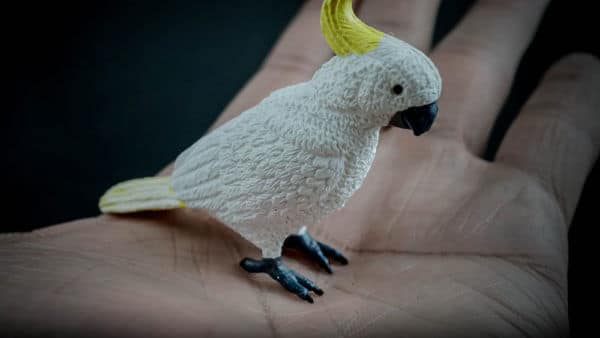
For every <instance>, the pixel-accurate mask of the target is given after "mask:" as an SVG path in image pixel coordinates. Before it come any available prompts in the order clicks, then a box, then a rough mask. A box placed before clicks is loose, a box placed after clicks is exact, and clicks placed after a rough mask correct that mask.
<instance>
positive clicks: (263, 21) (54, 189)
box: [0, 0, 600, 334]
mask: <svg viewBox="0 0 600 338" xmlns="http://www.w3.org/2000/svg"><path fill="white" fill-rule="evenodd" d="M524 1H526V0H524ZM301 3H302V1H299V0H293V1H292V0H287V1H281V0H268V1H267V0H264V1H243V0H239V1H236V0H229V1H226V2H224V1H202V2H201V1H169V2H168V3H167V2H160V1H121V2H104V1H102V2H101V1H98V2H77V3H72V4H71V3H68V4H67V3H63V4H56V3H54V2H45V3H42V2H40V3H35V2H33V3H21V4H20V5H17V6H16V7H15V6H14V5H12V6H7V5H3V6H4V7H3V10H2V12H3V14H2V16H3V18H2V20H1V21H2V23H1V25H2V32H3V35H4V36H5V37H4V38H3V39H2V40H3V41H2V46H3V49H4V52H2V53H0V54H3V55H2V58H8V59H7V60H5V61H4V62H2V65H3V67H4V68H5V69H4V72H3V75H4V76H3V77H2V79H3V82H5V90H4V92H5V93H8V94H9V95H8V96H7V98H6V100H5V104H4V109H3V110H4V113H3V114H2V126H3V128H2V130H1V133H0V138H1V139H0V140H1V141H2V145H4V147H3V148H4V149H5V151H4V154H3V155H2V159H3V165H1V166H0V167H1V170H2V172H1V174H2V176H1V177H2V178H3V184H2V187H3V191H2V193H3V194H4V197H5V198H3V200H4V202H2V206H3V207H2V212H3V215H4V220H5V221H4V222H2V223H1V226H0V232H13V231H28V230H32V229H35V228H39V227H42V226H47V225H50V224H54V223H58V222H64V221H68V220H73V219H77V218H81V217H89V216H93V215H96V214H97V213H98V210H97V207H96V203H97V199H98V196H100V194H101V193H102V192H103V191H104V190H105V189H106V188H107V187H109V186H110V185H111V184H113V183H115V182H118V181H120V180H124V179H128V178H132V177H139V176H145V175H153V174H155V173H156V172H157V171H159V170H160V169H161V168H162V167H163V166H164V165H165V164H167V163H168V162H170V161H171V160H173V159H174V158H175V156H176V155H177V154H178V153H179V152H180V151H182V150H183V149H184V148H185V147H186V146H188V145H189V144H191V143H192V142H193V141H195V140H196V139H197V138H198V137H199V136H200V135H202V134H203V132H204V131H205V130H206V129H207V128H208V126H209V125H210V124H211V123H212V121H214V119H215V118H216V117H217V116H218V115H219V113H220V112H221V110H222V109H223V108H224V106H225V105H226V104H227V102H228V101H229V100H230V99H231V98H232V97H233V95H234V94H235V93H236V92H237V90H239V89H240V88H241V86H242V85H243V84H244V83H245V81H246V80H247V79H248V78H249V77H250V76H251V75H252V74H253V72H254V71H256V69H257V68H258V67H259V66H260V64H261V61H262V59H263V58H264V56H265V55H266V54H267V52H268V51H269V49H270V47H271V46H272V44H273V43H274V41H275V40H276V39H277V37H278V35H279V34H280V33H281V31H282V30H283V28H284V27H285V26H286V24H287V22H288V21H289V20H290V19H291V18H292V17H293V15H294V14H295V12H296V11H297V9H298V8H299V7H300V5H301ZM471 3H472V1H468V0H460V1H458V0H454V1H450V0H449V1H445V2H443V4H442V7H441V9H440V14H439V17H438V25H437V27H436V33H435V38H434V40H435V41H439V39H440V38H441V37H443V35H444V34H445V33H446V32H447V31H448V30H449V29H451V27H452V25H454V24H455V23H456V22H457V21H458V20H460V18H461V16H462V15H464V13H465V11H466V10H468V8H469V6H470V5H471ZM593 7H594V5H593V2H588V3H587V4H584V3H582V2H580V3H579V4H577V3H576V2H567V1H553V2H552V3H551V5H550V7H549V9H548V11H547V13H546V15H545V17H544V20H543V22H542V25H541V27H540V29H539V31H538V34H537V36H536V38H535V40H534V42H533V43H532V45H531V47H530V48H529V50H528V52H527V54H526V56H525V58H524V60H523V62H522V64H521V67H520V70H519V72H518V74H517V79H516V81H515V86H514V88H513V90H512V93H511V96H510V98H509V99H508V101H507V103H506V106H505V108H504V109H503V111H502V113H501V114H500V116H499V118H498V121H497V123H496V128H495V130H494V132H493V133H492V136H491V138H490V146H489V149H488V152H487V157H488V159H492V158H493V154H494V152H495V150H496V148H497V146H498V144H499V142H500V141H501V137H502V135H503V133H504V132H505V130H506V128H507V127H508V125H509V124H510V122H511V121H512V119H513V118H514V115H515V114H516V112H517V111H518V108H519V107H520V106H521V105H522V103H523V102H524V100H525V99H526V98H527V96H528V95H529V94H530V93H531V91H532V90H533V88H535V86H536V84H537V82H538V81H539V79H540V76H541V75H542V74H543V72H544V71H545V70H546V69H547V68H548V67H549V65H550V64H551V63H553V62H554V61H556V60H557V59H558V58H560V57H561V56H563V55H565V54H567V53H569V52H572V51H587V52H592V53H594V54H596V55H597V56H598V55H599V54H600V48H599V47H600V41H599V40H598V38H597V35H596V33H597V31H595V30H594V29H595V26H596V25H595V24H594V22H593V20H595V19H596V18H595V17H594V16H593V13H594V12H595V11H594V8H593ZM6 75H8V76H6ZM599 89H600V88H599ZM599 94H600V91H599ZM6 103H8V104H6ZM598 172H599V169H598V165H596V168H595V169H594V172H593V173H592V175H591V176H590V177H589V178H588V181H587V184H586V187H585V190H584V193H583V196H582V198H581V200H580V203H579V206H578V209H577V213H576V215H575V219H574V221H573V224H572V227H571V231H570V244H571V245H570V254H571V257H570V271H569V274H570V276H569V277H570V285H569V298H570V299H569V301H570V316H571V327H572V330H573V331H572V332H573V334H577V333H582V331H583V325H584V324H586V323H587V322H586V321H584V320H583V316H582V315H583V314H584V313H585V312H586V308H587V306H586V305H592V304H591V300H590V298H589V297H588V293H589V292H591V290H592V288H591V283H590V282H589V281H588V279H587V278H586V277H587V275H588V274H589V273H591V272H595V271H590V270H589V268H588V267H589V266H590V263H591V248H592V246H591V245H592V240H593V236H592V234H591V232H592V229H593V226H594V225H596V224H597V223H598V221H596V220H594V218H592V217H590V216H592V215H593V214H592V212H593V211H592V210H593V203H594V197H597V196H599V194H600V189H599V185H598V180H599V179H598V177H599V174H598Z"/></svg>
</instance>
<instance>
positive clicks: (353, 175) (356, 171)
mask: <svg viewBox="0 0 600 338" xmlns="http://www.w3.org/2000/svg"><path fill="white" fill-rule="evenodd" d="M377 142H378V133H377V134H374V135H372V136H371V137H369V138H367V139H366V140H365V141H364V142H362V143H360V144H359V145H357V146H355V147H352V148H350V149H349V150H348V151H347V152H346V154H345V155H344V171H343V174H342V178H341V179H340V182H339V184H338V186H337V187H336V189H334V190H333V191H332V193H331V195H332V199H334V200H335V203H336V205H335V207H336V208H341V207H343V206H344V204H345V203H346V202H347V201H348V200H349V199H350V197H351V196H352V195H353V194H354V193H355V192H356V191H357V190H358V189H359V188H360V186H361V185H362V183H363V182H364V180H365V178H366V177H367V174H368V173H369V170H370V169H371V165H372V164H373V160H374V159H375V153H376V150H377Z"/></svg>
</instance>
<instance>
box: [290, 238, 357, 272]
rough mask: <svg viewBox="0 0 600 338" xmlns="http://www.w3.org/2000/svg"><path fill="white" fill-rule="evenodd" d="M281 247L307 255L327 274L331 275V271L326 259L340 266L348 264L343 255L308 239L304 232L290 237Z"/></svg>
mask: <svg viewBox="0 0 600 338" xmlns="http://www.w3.org/2000/svg"><path fill="white" fill-rule="evenodd" d="M283 247H284V248H291V249H296V250H298V251H301V252H304V253H306V254H308V255H309V256H310V257H311V258H313V259H315V260H316V261H317V262H318V263H319V265H320V266H321V267H322V268H323V269H325V271H327V272H329V273H333V271H332V270H331V265H329V259H327V257H330V258H332V259H333V260H334V261H336V262H338V263H340V264H342V265H346V264H348V260H347V259H346V257H344V255H342V254H341V253H340V252H339V251H337V250H336V249H334V248H332V247H330V246H329V245H327V244H323V243H321V242H317V241H315V240H314V238H312V237H310V235H309V234H308V231H304V232H303V233H302V234H300V235H290V236H289V237H288V238H287V239H286V240H285V242H284V243H283Z"/></svg>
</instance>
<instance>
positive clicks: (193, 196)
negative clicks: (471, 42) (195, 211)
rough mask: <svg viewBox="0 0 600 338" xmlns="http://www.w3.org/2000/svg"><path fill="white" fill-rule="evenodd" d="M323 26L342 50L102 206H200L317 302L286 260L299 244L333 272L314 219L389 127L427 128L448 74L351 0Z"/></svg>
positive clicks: (345, 189)
mask: <svg viewBox="0 0 600 338" xmlns="http://www.w3.org/2000/svg"><path fill="white" fill-rule="evenodd" d="M321 27H322V31H323V35H324V37H325V39H326V40H327V42H328V44H329V46H330V47H331V48H332V50H333V51H334V52H335V54H336V55H335V56H334V57H332V58H331V59H330V60H329V61H327V62H326V63H325V64H323V65H322V66H321V67H320V68H319V69H318V70H317V71H316V73H315V74H314V76H313V77H312V79H311V80H310V81H307V82H304V83H299V84H295V85H292V86H289V87H285V88H281V89H278V90H276V91H274V92H273V93H271V94H270V95H269V96H268V97H266V98H265V99H264V100H263V101H262V102H260V103H259V104H258V105H256V106H255V107H253V108H250V109H248V110H247V111H244V112H243V113H241V114H240V115H239V116H238V117H236V118H234V119H232V120H230V121H228V122H227V123H225V124H223V125H222V126H220V127H219V128H217V129H215V130H213V131H212V132H210V133H208V134H207V135H205V136H203V137H202V138H200V139H199V140H198V141H197V142H196V143H194V144H193V145H192V146H191V147H189V148H188V149H187V150H185V151H184V152H182V153H181V154H180V155H179V156H178V157H177V159H176V161H175V169H174V171H173V173H172V174H171V175H170V176H169V177H150V178H142V179H134V180H130V181H126V182H123V183H119V184H117V185H115V186H113V187H112V188H110V189H109V190H108V191H107V192H106V193H105V194H104V196H103V197H102V198H101V199H100V209H101V211H102V212H104V213H130V212H136V211H142V210H163V209H175V208H201V209H205V210H207V211H208V212H209V213H210V214H211V215H212V216H214V217H215V218H217V219H219V220H220V221H222V222H223V223H224V224H226V225H227V226H229V227H231V229H233V230H234V231H236V232H238V233H239V234H241V235H242V236H243V237H244V238H245V239H247V240H248V241H250V242H251V243H253V244H254V245H256V246H257V247H258V248H260V249H261V250H262V257H261V258H260V259H255V258H244V259H243V260H242V261H241V262H240V265H241V267H242V268H243V269H245V270H246V271H248V272H250V273H258V272H261V273H267V274H269V275H270V276H271V277H272V278H273V279H275V280H276V281H277V282H279V283H280V284H281V285H282V286H283V287H284V288H286V289H287V290H289V291H291V292H293V293H294V294H296V295H297V296H299V297H300V298H302V299H304V300H306V301H308V302H311V303H312V302H313V298H312V297H311V292H314V293H315V294H318V295H322V294H323V291H322V290H321V289H320V288H319V287H318V286H317V285H315V283H313V282H312V281H311V280H309V279H308V278H306V277H304V276H302V275H301V274H299V273H297V272H295V271H293V270H292V269H290V268H289V267H287V266H286V265H285V264H284V262H283V260H282V258H281V252H282V247H283V246H284V245H286V246H291V247H294V248H296V249H298V250H300V251H303V252H305V253H307V254H308V255H309V256H310V257H312V258H313V259H315V260H316V261H317V262H318V263H319V264H320V265H321V266H322V267H323V268H324V269H325V270H326V271H328V272H330V273H331V272H332V270H331V267H330V263H329V259H333V260H335V261H337V262H339V263H341V264H347V263H348V261H347V260H346V258H345V257H344V256H343V255H342V254H341V253H340V252H339V251H337V250H336V249H333V248H332V247H330V246H328V245H326V244H323V243H320V242H318V241H316V240H315V239H313V238H312V237H311V236H310V234H309V232H308V230H307V229H308V227H310V226H311V225H313V224H315V223H317V222H319V220H321V219H322V218H323V217H325V216H327V215H328V214H330V213H332V212H334V211H335V210H337V209H339V208H342V207H343V206H344V204H345V203H346V202H347V201H348V200H349V199H350V198H351V197H352V195H353V194H354V192H356V190H357V189H358V188H359V187H360V186H361V184H362V183H363V181H364V180H365V177H366V176H367V173H368V172H369V168H370V167H371V164H372V162H373V159H374V157H375V151H376V148H377V143H378V140H379V132H380V129H381V128H382V127H385V126H388V125H391V126H396V127H400V128H404V129H410V130H412V132H413V133H414V135H417V136H418V135H421V134H423V133H424V132H426V131H427V130H429V129H430V127H431V125H432V123H433V121H434V119H435V117H436V114H437V111H438V109H437V105H436V101H437V100H438V98H439V96H440V93H441V78H440V75H439V73H438V70H437V69H436V67H435V65H434V64H433V63H432V61H431V60H430V59H429V58H428V57H427V56H426V55H425V54H423V53H422V52H420V51H419V50H417V49H416V48H414V47H412V46H411V45H409V44H408V43H406V42H403V41H401V40H399V39H397V38H395V37H393V36H391V35H388V34H384V33H382V32H380V31H378V30H376V29H375V28H372V27H370V26H368V25H366V24H365V23H363V22H362V21H360V20H359V19H358V18H357V17H356V16H355V14H354V12H353V9H352V0H325V1H324V2H323V6H322V9H321Z"/></svg>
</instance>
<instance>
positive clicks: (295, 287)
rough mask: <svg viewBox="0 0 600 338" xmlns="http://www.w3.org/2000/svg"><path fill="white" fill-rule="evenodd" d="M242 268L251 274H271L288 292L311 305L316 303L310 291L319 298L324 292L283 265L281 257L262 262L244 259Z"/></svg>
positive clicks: (241, 264) (241, 263)
mask: <svg viewBox="0 0 600 338" xmlns="http://www.w3.org/2000/svg"><path fill="white" fill-rule="evenodd" d="M240 266H241V267H242V268H243V269H244V270H246V271H248V272H251V273H257V272H264V273H267V274H269V276H271V278H273V279H274V280H276V281H278V282H279V284H281V285H282V286H283V287H284V288H285V289H286V290H288V291H290V292H292V293H294V294H295V295H297V296H298V297H300V298H302V299H304V300H305V301H307V302H309V303H314V301H313V299H312V297H311V296H310V294H309V293H310V291H313V292H314V293H316V294H317V295H319V296H321V295H322V294H323V290H321V289H320V288H319V287H318V286H317V285H316V284H315V283H313V281H311V280H310V279H308V278H306V277H304V276H302V275H301V274H299V273H297V272H296V271H294V270H292V269H290V268H288V267H287V266H286V265H285V264H283V262H282V261H281V257H277V258H263V259H261V260H256V259H252V258H244V259H242V261H241V262H240Z"/></svg>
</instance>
